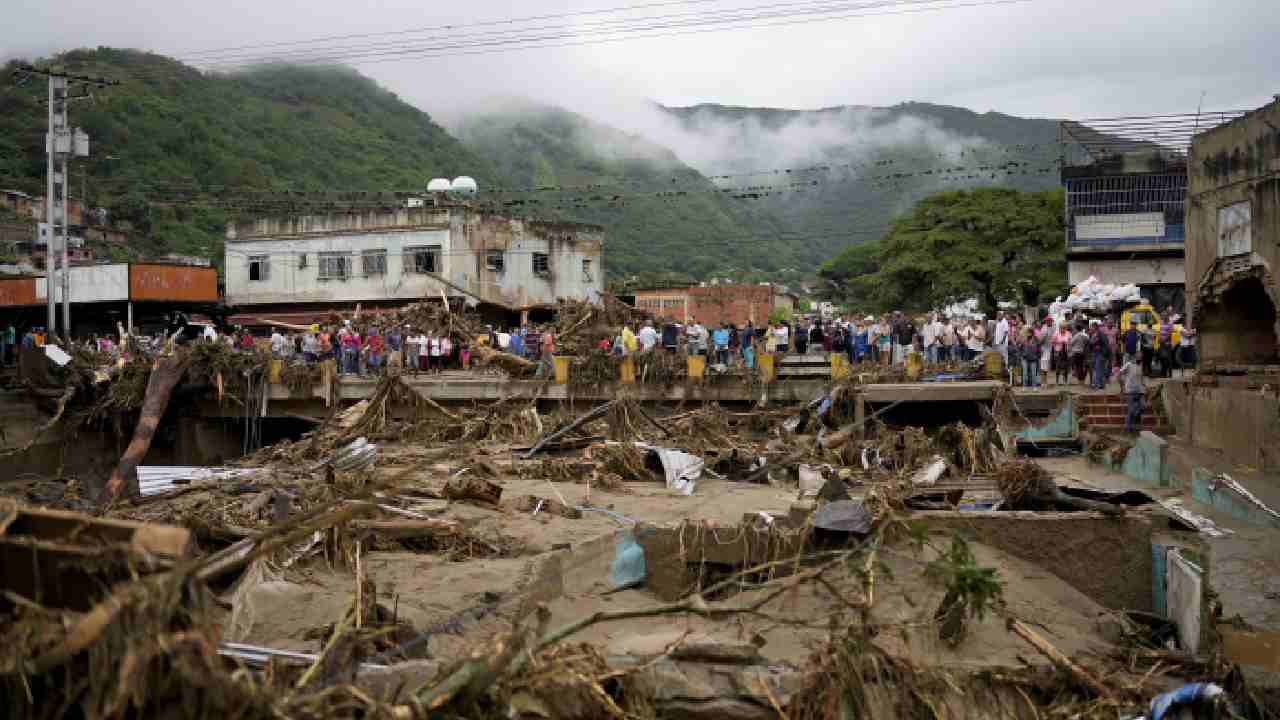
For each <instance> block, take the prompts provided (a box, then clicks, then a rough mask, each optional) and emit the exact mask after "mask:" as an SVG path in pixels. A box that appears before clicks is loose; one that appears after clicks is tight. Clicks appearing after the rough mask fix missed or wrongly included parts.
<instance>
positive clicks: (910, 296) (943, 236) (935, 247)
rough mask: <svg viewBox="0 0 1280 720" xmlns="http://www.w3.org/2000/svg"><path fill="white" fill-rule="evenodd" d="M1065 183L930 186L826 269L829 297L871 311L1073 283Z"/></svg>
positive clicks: (1032, 296)
mask: <svg viewBox="0 0 1280 720" xmlns="http://www.w3.org/2000/svg"><path fill="white" fill-rule="evenodd" d="M1062 203H1063V198H1062V192H1061V191H1048V192H1020V191H1017V190H1010V189H1005V188H980V189H977V190H962V191H956V192H945V193H939V194H937V195H931V196H929V197H927V198H925V199H924V200H921V201H920V202H919V203H917V204H916V206H915V207H914V208H912V210H911V212H910V213H909V214H907V215H906V216H904V217H901V218H898V219H896V220H894V222H893V224H892V226H891V227H890V229H889V232H888V233H887V234H886V235H885V236H884V237H882V238H881V239H880V240H878V241H876V242H873V243H865V244H861V245H853V246H850V247H847V248H845V249H844V250H842V251H841V252H840V253H839V254H838V255H836V257H834V258H833V259H832V260H830V261H829V262H827V263H826V264H825V265H824V266H823V267H822V270H821V272H820V274H821V276H822V277H823V278H824V279H825V280H826V281H827V285H828V292H829V294H830V295H831V296H833V297H835V298H836V299H839V300H841V301H844V302H847V303H849V304H851V305H854V306H855V307H859V308H865V309H867V310H875V311H882V310H890V309H901V310H911V311H919V310H928V309H931V308H936V307H941V306H943V305H946V304H948V303H952V302H956V301H960V300H965V299H968V298H975V297H976V298H977V299H978V300H979V302H980V303H981V304H982V306H983V308H984V309H985V310H986V311H987V312H993V311H994V310H995V307H996V304H997V302H998V301H1000V300H1022V301H1026V302H1037V301H1038V300H1039V298H1040V297H1041V296H1047V295H1050V294H1052V293H1056V292H1058V291H1059V290H1060V289H1061V288H1062V287H1063V286H1064V285H1066V279H1067V278H1066V276H1067V268H1066V259H1065V256H1064V254H1063V232H1062V227H1063V226H1062V211H1063V206H1062Z"/></svg>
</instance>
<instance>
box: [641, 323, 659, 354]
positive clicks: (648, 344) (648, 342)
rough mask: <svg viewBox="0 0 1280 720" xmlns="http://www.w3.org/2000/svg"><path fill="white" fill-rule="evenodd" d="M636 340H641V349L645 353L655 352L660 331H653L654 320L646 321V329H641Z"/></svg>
mask: <svg viewBox="0 0 1280 720" xmlns="http://www.w3.org/2000/svg"><path fill="white" fill-rule="evenodd" d="M636 338H637V339H639V340H640V349H641V350H642V351H643V352H653V348H654V347H655V346H656V345H657V344H658V331H657V330H654V329H653V321H652V320H645V321H644V327H642V328H640V332H639V333H638V334H637V335H636Z"/></svg>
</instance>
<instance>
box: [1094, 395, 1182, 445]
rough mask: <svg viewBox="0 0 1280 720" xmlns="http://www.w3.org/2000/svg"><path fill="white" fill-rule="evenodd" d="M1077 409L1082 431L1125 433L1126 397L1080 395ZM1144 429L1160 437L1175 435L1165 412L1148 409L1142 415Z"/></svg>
mask: <svg viewBox="0 0 1280 720" xmlns="http://www.w3.org/2000/svg"><path fill="white" fill-rule="evenodd" d="M1076 408H1077V409H1078V410H1079V412H1080V429H1081V430H1091V431H1093V432H1100V433H1120V432H1123V431H1124V416H1125V413H1126V412H1127V409H1126V408H1127V405H1126V401H1125V397H1124V395H1120V394H1118V393H1116V394H1106V395H1080V396H1078V397H1077V398H1076ZM1142 429H1143V430H1150V431H1151V432H1153V433H1155V434H1157V435H1160V436H1168V435H1172V434H1173V426H1172V425H1171V424H1170V423H1169V418H1168V417H1166V416H1165V414H1164V412H1159V411H1155V410H1153V409H1152V408H1151V407H1147V408H1146V409H1145V410H1144V411H1143V413H1142Z"/></svg>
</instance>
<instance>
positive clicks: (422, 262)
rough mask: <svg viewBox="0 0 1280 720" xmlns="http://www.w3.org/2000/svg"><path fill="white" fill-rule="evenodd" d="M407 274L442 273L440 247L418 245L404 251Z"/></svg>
mask: <svg viewBox="0 0 1280 720" xmlns="http://www.w3.org/2000/svg"><path fill="white" fill-rule="evenodd" d="M404 268H405V272H411V273H437V272H440V246H439V245H416V246H412V247H407V248H405V249H404Z"/></svg>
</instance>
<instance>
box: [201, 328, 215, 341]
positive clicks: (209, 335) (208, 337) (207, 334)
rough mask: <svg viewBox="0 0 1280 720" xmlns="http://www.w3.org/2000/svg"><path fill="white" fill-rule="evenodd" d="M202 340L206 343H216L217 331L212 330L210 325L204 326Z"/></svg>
mask: <svg viewBox="0 0 1280 720" xmlns="http://www.w3.org/2000/svg"><path fill="white" fill-rule="evenodd" d="M204 339H205V341H206V342H217V340H218V331H217V330H214V329H213V326H212V325H205V326H204Z"/></svg>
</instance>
